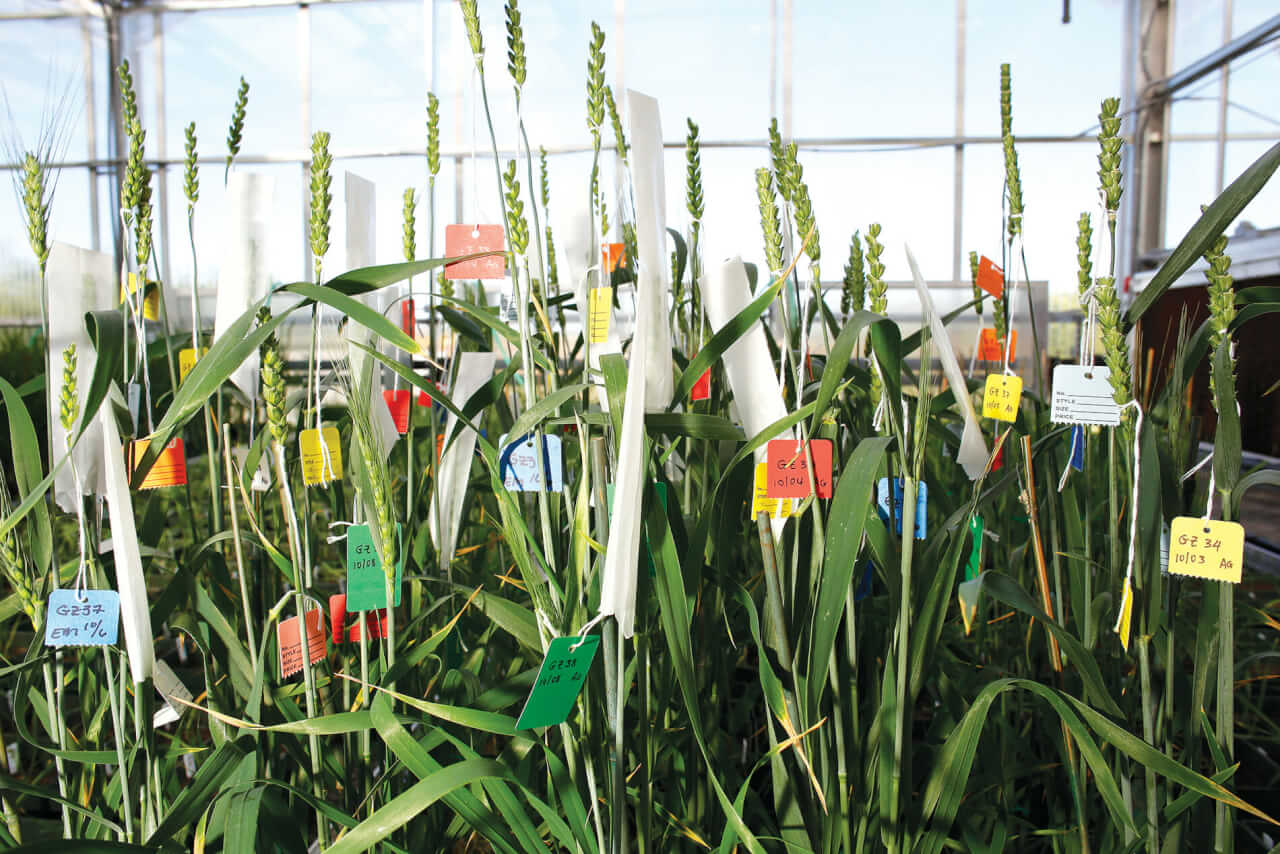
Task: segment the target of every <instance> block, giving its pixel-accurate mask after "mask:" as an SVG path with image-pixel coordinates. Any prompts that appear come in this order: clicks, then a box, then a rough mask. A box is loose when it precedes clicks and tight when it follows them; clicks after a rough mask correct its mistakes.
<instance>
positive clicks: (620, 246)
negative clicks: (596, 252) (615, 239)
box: [600, 243, 627, 274]
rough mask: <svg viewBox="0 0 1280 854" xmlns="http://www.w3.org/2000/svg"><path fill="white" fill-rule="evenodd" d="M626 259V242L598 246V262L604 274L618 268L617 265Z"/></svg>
mask: <svg viewBox="0 0 1280 854" xmlns="http://www.w3.org/2000/svg"><path fill="white" fill-rule="evenodd" d="M626 260H627V244H625V243H606V244H604V245H603V246H601V247H600V264H601V266H603V267H604V271H605V273H606V274H608V273H612V272H613V271H614V270H616V269H618V265H619V264H622V263H623V262H625V261H626Z"/></svg>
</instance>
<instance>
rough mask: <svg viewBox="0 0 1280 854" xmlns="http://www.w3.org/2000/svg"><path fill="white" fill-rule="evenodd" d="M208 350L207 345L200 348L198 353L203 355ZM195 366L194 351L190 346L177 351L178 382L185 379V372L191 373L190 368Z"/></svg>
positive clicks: (182, 381)
mask: <svg viewBox="0 0 1280 854" xmlns="http://www.w3.org/2000/svg"><path fill="white" fill-rule="evenodd" d="M208 352H209V348H208V347H201V348H200V355H201V356H203V355H204V354H205V353H208ZM195 366H196V351H195V349H194V348H192V347H184V348H183V349H181V350H179V351H178V382H180V383H184V382H186V381H187V374H189V373H191V369H192V368H194V367H195Z"/></svg>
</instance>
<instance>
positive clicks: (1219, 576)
mask: <svg viewBox="0 0 1280 854" xmlns="http://www.w3.org/2000/svg"><path fill="white" fill-rule="evenodd" d="M1243 565H1244V526H1243V525H1241V524H1240V523H1239V522H1213V521H1207V520H1205V519H1200V518H1196V517H1193V516H1178V517H1177V518H1175V519H1174V520H1173V524H1172V525H1170V526H1169V573H1170V574H1171V575H1191V576H1194V577H1196V578H1204V579H1207V580H1210V581H1229V582H1231V583H1232V584H1239V583H1240V571H1241V568H1242V567H1243Z"/></svg>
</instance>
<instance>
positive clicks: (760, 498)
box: [751, 463, 792, 519]
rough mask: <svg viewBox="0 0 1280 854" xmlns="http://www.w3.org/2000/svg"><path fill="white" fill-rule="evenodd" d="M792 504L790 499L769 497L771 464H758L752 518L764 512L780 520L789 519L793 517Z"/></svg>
mask: <svg viewBox="0 0 1280 854" xmlns="http://www.w3.org/2000/svg"><path fill="white" fill-rule="evenodd" d="M791 504H792V502H791V499H790V498H770V497H769V464H768V463H756V482H755V489H754V490H753V491H752V494H751V518H752V519H754V518H755V517H756V516H757V515H759V514H760V513H761V512H763V513H765V514H766V515H769V516H774V517H777V518H779V519H787V518H789V517H790V516H791Z"/></svg>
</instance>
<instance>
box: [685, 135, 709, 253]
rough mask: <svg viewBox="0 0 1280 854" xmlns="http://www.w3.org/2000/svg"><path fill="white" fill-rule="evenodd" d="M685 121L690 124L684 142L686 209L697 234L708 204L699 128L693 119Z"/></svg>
mask: <svg viewBox="0 0 1280 854" xmlns="http://www.w3.org/2000/svg"><path fill="white" fill-rule="evenodd" d="M685 121H687V122H688V123H689V133H688V135H687V136H686V137H685V142H684V162H685V179H684V193H685V207H687V208H688V210H689V217H690V218H691V219H692V220H693V230H694V231H695V232H696V231H697V230H698V227H699V225H700V224H701V221H702V215H703V214H704V213H705V212H706V204H705V203H704V202H703V199H702V151H701V146H700V145H699V143H698V126H697V125H696V124H694V122H693V119H686V120H685Z"/></svg>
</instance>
